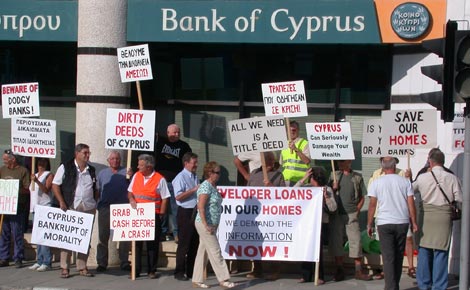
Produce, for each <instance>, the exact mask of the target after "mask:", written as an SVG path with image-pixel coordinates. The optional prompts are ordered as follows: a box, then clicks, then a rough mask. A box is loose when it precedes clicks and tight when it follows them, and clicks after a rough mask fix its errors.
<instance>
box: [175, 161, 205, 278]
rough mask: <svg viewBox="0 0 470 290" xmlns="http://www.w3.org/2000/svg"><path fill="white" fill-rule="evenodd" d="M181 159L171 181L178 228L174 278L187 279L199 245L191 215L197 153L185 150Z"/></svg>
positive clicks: (194, 198)
mask: <svg viewBox="0 0 470 290" xmlns="http://www.w3.org/2000/svg"><path fill="white" fill-rule="evenodd" d="M182 160H183V166H184V168H183V170H182V171H181V172H180V173H178V175H176V177H175V179H173V181H172V184H173V189H174V192H175V199H176V203H177V205H178V214H177V222H178V229H179V241H178V248H177V250H176V268H175V279H177V280H180V281H188V280H189V279H190V278H191V277H192V276H193V268H194V260H195V259H196V254H197V248H198V245H199V236H198V234H197V232H196V228H195V227H194V220H193V217H192V216H193V211H194V208H195V207H196V203H197V196H196V191H197V189H198V188H199V180H198V178H197V175H196V170H197V165H198V160H197V155H196V154H194V153H192V152H187V153H185V154H184V155H183V158H182Z"/></svg>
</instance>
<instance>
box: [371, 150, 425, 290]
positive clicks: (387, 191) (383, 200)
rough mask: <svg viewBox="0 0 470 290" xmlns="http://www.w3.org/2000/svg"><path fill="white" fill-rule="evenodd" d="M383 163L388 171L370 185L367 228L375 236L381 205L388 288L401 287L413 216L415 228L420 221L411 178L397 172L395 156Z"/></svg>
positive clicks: (388, 289) (382, 246)
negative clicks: (417, 221) (374, 224)
mask: <svg viewBox="0 0 470 290" xmlns="http://www.w3.org/2000/svg"><path fill="white" fill-rule="evenodd" d="M381 164H382V171H383V173H384V174H385V175H384V176H382V177H380V178H378V179H376V180H375V181H373V182H372V184H371V185H370V186H369V193H368V196H369V197H370V202H369V211H368V218H367V231H368V234H369V236H372V233H373V229H374V228H373V224H372V223H373V220H374V216H375V211H376V208H379V209H380V210H379V211H378V213H377V218H376V225H377V229H378V233H379V236H380V250H381V253H382V257H383V267H384V273H385V290H398V289H400V278H401V272H402V267H403V251H404V250H405V244H406V235H407V232H408V229H409V228H410V219H411V227H412V231H413V232H416V231H417V230H418V225H417V224H416V211H415V205H414V198H413V190H412V188H411V183H410V181H409V179H406V178H404V177H402V176H399V175H398V174H397V173H396V160H395V158H393V157H384V158H383V159H382V161H381Z"/></svg>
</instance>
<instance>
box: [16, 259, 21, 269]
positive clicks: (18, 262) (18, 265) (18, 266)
mask: <svg viewBox="0 0 470 290" xmlns="http://www.w3.org/2000/svg"><path fill="white" fill-rule="evenodd" d="M22 267H23V262H21V261H20V260H18V261H16V262H15V268H16V269H19V268H22Z"/></svg>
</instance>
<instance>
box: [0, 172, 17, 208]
mask: <svg viewBox="0 0 470 290" xmlns="http://www.w3.org/2000/svg"><path fill="white" fill-rule="evenodd" d="M19 190H20V181H19V180H18V179H0V214H11V215H15V214H16V209H17V207H18V192H19Z"/></svg>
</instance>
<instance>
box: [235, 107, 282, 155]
mask: <svg viewBox="0 0 470 290" xmlns="http://www.w3.org/2000/svg"><path fill="white" fill-rule="evenodd" d="M228 131H229V132H230V138H231V141H232V151H233V155H238V154H240V153H244V152H266V151H277V150H282V149H285V148H287V135H286V128H285V121H284V117H283V116H271V117H256V118H247V119H239V120H233V121H230V122H228Z"/></svg>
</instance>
